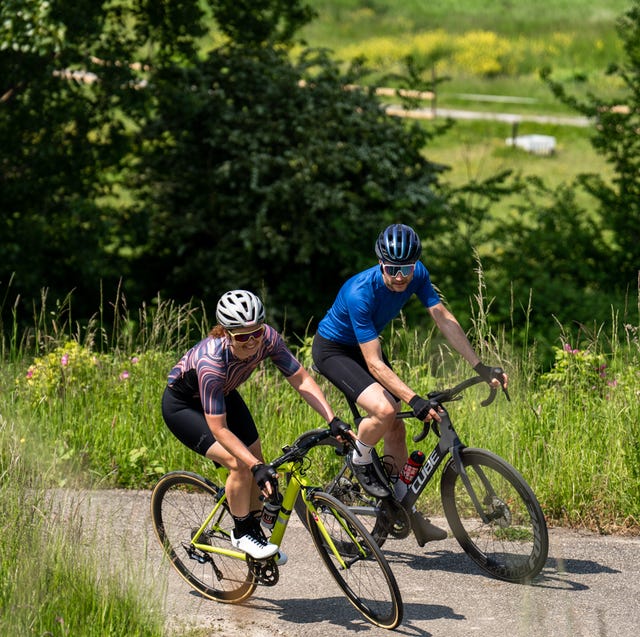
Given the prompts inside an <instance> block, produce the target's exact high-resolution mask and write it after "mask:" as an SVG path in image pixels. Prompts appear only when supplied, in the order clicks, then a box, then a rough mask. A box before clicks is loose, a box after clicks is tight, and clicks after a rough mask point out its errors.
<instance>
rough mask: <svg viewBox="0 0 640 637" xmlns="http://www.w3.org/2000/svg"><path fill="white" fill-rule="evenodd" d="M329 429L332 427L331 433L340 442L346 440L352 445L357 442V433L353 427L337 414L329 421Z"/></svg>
mask: <svg viewBox="0 0 640 637" xmlns="http://www.w3.org/2000/svg"><path fill="white" fill-rule="evenodd" d="M329 429H331V435H332V436H333V437H334V438H337V439H338V440H339V441H340V442H346V443H347V444H350V445H354V444H355V442H356V435H355V433H353V431H352V430H351V427H350V426H349V425H348V424H347V423H346V422H344V421H343V420H340V418H338V417H337V416H334V418H333V420H331V422H330V423H329Z"/></svg>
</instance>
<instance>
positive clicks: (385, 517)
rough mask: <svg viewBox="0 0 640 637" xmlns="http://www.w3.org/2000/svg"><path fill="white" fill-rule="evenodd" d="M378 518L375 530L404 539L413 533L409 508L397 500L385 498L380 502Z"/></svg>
mask: <svg viewBox="0 0 640 637" xmlns="http://www.w3.org/2000/svg"><path fill="white" fill-rule="evenodd" d="M378 506H379V510H378V519H377V520H376V526H375V529H374V530H377V531H381V532H383V533H386V534H388V535H390V536H391V537H394V538H396V539H397V540H402V539H404V538H405V537H407V536H408V535H409V533H411V520H410V519H409V514H408V513H407V510H406V509H405V508H404V507H403V506H402V505H401V504H400V503H399V502H397V501H396V500H393V499H392V498H385V499H383V500H380V501H379V502H378Z"/></svg>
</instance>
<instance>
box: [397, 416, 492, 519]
mask: <svg viewBox="0 0 640 637" xmlns="http://www.w3.org/2000/svg"><path fill="white" fill-rule="evenodd" d="M438 428H439V430H440V437H439V441H438V444H437V445H436V446H435V448H434V450H433V451H432V452H431V455H430V456H429V457H428V458H427V459H426V460H425V462H424V464H423V465H422V468H421V469H420V471H419V472H418V475H417V476H416V477H415V479H414V480H413V482H412V483H411V484H410V485H409V488H408V490H407V493H406V494H405V496H404V498H403V499H402V502H401V504H402V506H403V507H404V509H405V510H406V511H407V512H409V513H410V512H411V510H412V508H413V506H414V505H415V503H416V500H417V499H418V496H419V495H420V494H421V493H422V490H423V489H424V487H425V486H426V484H427V483H428V482H429V481H430V480H431V478H432V477H433V474H434V473H435V472H436V470H437V469H438V467H439V466H440V464H441V463H442V461H443V460H444V458H445V457H446V456H447V455H448V454H450V455H451V461H452V465H453V469H454V471H455V472H456V473H457V474H458V475H459V476H460V479H461V480H462V484H463V485H464V487H465V489H466V490H467V493H468V494H469V497H470V498H471V501H472V502H473V506H474V507H475V509H476V511H477V513H478V515H479V516H480V518H481V519H482V521H483V522H484V523H485V524H487V523H488V522H489V521H490V520H489V517H488V516H487V514H486V512H485V510H484V508H483V506H482V504H481V502H480V499H479V498H478V496H477V494H476V492H475V490H474V488H473V485H472V484H471V480H470V479H469V476H468V474H467V470H466V468H465V466H464V463H463V462H462V458H461V457H460V451H461V450H462V449H464V445H463V444H462V442H461V441H460V438H458V434H457V433H456V430H455V429H454V427H453V423H452V422H451V419H450V418H449V414H448V412H447V411H446V409H443V411H442V412H440V423H438ZM475 470H476V473H477V474H478V477H479V478H480V480H481V481H482V484H483V485H484V488H485V490H486V493H487V494H488V496H489V499H490V500H491V499H492V498H493V497H494V496H495V495H496V494H495V492H494V490H493V487H492V486H491V483H490V482H489V480H488V479H487V477H486V476H485V474H484V472H483V471H482V470H481V469H480V467H476V468H475Z"/></svg>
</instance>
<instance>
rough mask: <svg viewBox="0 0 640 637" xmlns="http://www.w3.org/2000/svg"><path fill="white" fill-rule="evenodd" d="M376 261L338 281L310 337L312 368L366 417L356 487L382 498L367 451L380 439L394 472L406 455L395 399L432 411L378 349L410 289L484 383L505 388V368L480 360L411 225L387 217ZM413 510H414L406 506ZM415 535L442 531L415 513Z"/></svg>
mask: <svg viewBox="0 0 640 637" xmlns="http://www.w3.org/2000/svg"><path fill="white" fill-rule="evenodd" d="M375 252H376V256H377V257H378V264H377V265H375V266H373V267H371V268H368V269H367V270H364V271H363V272H360V273H359V274H356V275H354V276H352V277H351V278H350V279H348V280H347V281H346V283H344V285H343V286H342V288H341V289H340V291H339V292H338V296H337V297H336V299H335V301H334V303H333V305H332V306H331V308H330V309H329V311H328V312H327V313H326V315H325V316H324V318H323V319H322V320H321V321H320V324H319V326H318V331H317V333H316V335H315V337H314V340H313V348H312V354H313V361H314V363H315V366H316V367H317V369H318V370H319V371H320V372H321V373H322V374H323V375H324V376H326V377H327V378H328V379H329V380H330V381H331V382H332V383H333V384H334V385H335V386H336V387H337V388H338V389H340V390H341V391H342V392H343V393H344V394H345V395H346V396H348V397H349V398H350V399H351V400H354V401H355V402H357V403H358V405H360V406H361V407H362V408H363V410H364V411H366V414H367V415H366V416H365V417H364V418H363V419H362V421H361V422H360V424H359V427H358V440H357V442H356V449H357V451H358V452H359V454H358V453H356V452H352V454H351V456H350V463H351V466H352V469H353V472H354V474H355V476H356V478H357V479H358V481H359V482H360V484H361V486H362V488H363V489H364V490H365V491H366V492H367V493H369V494H370V495H373V496H374V497H379V498H383V497H388V496H390V495H391V494H390V492H389V489H388V487H387V486H386V485H385V484H384V482H383V481H382V480H381V478H380V476H379V475H378V473H377V471H376V468H375V465H374V464H373V460H372V456H371V453H372V450H373V448H374V447H375V445H376V444H377V443H378V442H379V441H380V440H381V439H384V453H385V455H389V456H391V457H392V459H393V462H394V464H395V467H394V468H393V471H394V472H395V473H396V474H397V473H398V472H399V470H400V469H401V468H402V466H403V465H404V463H405V461H406V459H407V455H408V452H407V444H406V433H405V426H404V423H403V421H402V420H400V419H398V418H396V414H397V412H398V411H399V409H400V401H404V402H406V403H407V404H408V405H409V406H410V407H411V408H412V410H413V413H414V415H415V417H416V418H418V419H419V420H422V421H426V420H430V419H432V418H433V419H435V420H439V419H440V417H439V416H438V414H437V413H436V411H435V410H434V409H432V408H431V407H430V404H429V401H428V400H426V399H424V398H422V397H420V396H418V394H416V392H415V391H413V390H412V389H411V388H410V387H409V386H408V385H406V384H405V383H404V382H403V381H402V380H401V379H400V378H399V377H398V376H397V375H396V374H395V372H394V371H393V369H392V368H391V365H390V363H389V360H388V359H387V357H386V355H385V354H384V352H383V351H382V347H381V344H380V338H379V336H380V334H381V333H382V331H383V330H384V328H385V327H386V326H387V325H388V324H389V323H390V322H391V320H392V319H394V318H396V317H397V316H398V314H399V313H400V311H401V310H402V308H403V307H404V306H405V304H406V303H407V302H408V301H409V299H410V298H411V297H412V296H413V295H414V294H415V295H416V296H417V297H418V299H419V300H420V301H421V303H422V304H423V305H424V306H425V308H427V311H428V312H429V314H430V315H431V317H432V318H433V320H434V321H435V323H436V326H437V327H438V329H439V330H440V331H441V332H442V334H443V335H444V337H445V338H446V339H447V341H448V342H449V343H450V345H451V346H452V347H453V348H454V349H455V350H456V351H457V352H458V353H459V354H460V355H461V356H462V357H463V358H464V359H465V360H466V361H467V362H468V363H469V365H471V367H473V369H474V370H475V371H476V373H478V375H480V376H481V377H482V378H483V379H484V380H485V381H486V382H487V383H490V384H493V385H495V386H498V385H499V384H502V385H503V386H504V387H505V388H506V387H507V381H508V379H507V375H506V374H501V375H499V376H498V375H496V374H494V372H493V368H492V367H489V366H487V365H484V364H483V363H482V362H481V361H480V358H479V357H478V355H477V354H476V353H475V351H474V349H473V347H472V346H471V344H470V343H469V340H468V339H467V336H466V335H465V333H464V331H463V330H462V327H461V326H460V324H459V323H458V321H457V320H456V318H455V316H454V315H453V314H452V313H451V312H450V311H449V310H447V308H445V306H444V305H443V304H442V302H441V300H440V297H439V296H438V294H437V293H436V291H435V290H434V288H433V286H432V284H431V280H430V277H429V272H428V271H427V268H426V267H425V266H424V264H423V263H422V262H421V261H419V258H420V254H421V252H422V245H421V242H420V239H419V237H418V235H417V234H416V232H415V231H414V230H413V228H410V227H409V226H406V225H404V224H399V223H398V224H393V225H390V226H388V227H387V228H385V229H384V230H383V231H382V232H381V233H380V235H379V236H378V239H377V241H376V245H375ZM413 515H414V516H415V515H418V516H419V514H418V513H417V512H415V511H414V512H413ZM420 520H421V526H422V527H423V535H424V536H425V537H426V538H427V541H429V540H441V539H444V538H445V537H446V535H447V534H446V532H445V531H443V530H442V529H439V528H438V527H436V526H434V525H433V524H431V523H430V522H429V520H424V519H423V518H422V517H421V516H420Z"/></svg>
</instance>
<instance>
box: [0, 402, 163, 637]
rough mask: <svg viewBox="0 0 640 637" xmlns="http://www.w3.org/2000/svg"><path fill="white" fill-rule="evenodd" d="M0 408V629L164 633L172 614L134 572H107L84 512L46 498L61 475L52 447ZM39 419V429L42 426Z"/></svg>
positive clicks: (124, 636)
mask: <svg viewBox="0 0 640 637" xmlns="http://www.w3.org/2000/svg"><path fill="white" fill-rule="evenodd" d="M4 408H5V405H3V406H2V412H0V511H2V521H1V522H0V529H1V531H2V532H1V534H0V635H7V636H9V635H10V636H11V637H27V636H32V635H51V636H54V635H60V636H62V635H82V636H83V637H161V636H162V635H164V619H163V617H162V615H161V613H160V611H159V608H157V607H156V606H157V605H156V603H155V602H153V601H151V602H150V601H149V600H154V599H156V597H155V596H154V595H153V594H152V593H151V591H147V590H146V588H145V585H144V584H143V583H142V582H140V581H138V578H137V577H136V576H135V575H133V574H132V573H128V574H127V576H126V577H122V574H121V573H115V572H114V573H113V574H105V564H104V563H99V558H98V554H97V552H96V550H97V548H98V547H97V546H94V545H87V544H86V543H85V542H83V541H82V538H81V535H80V532H79V529H80V525H81V520H80V519H79V518H78V517H77V516H73V515H71V516H69V517H67V518H66V519H63V520H61V519H59V518H58V517H57V516H55V515H52V511H51V508H50V504H49V503H47V501H46V493H47V488H48V487H49V486H50V484H51V482H52V481H55V479H56V477H57V476H56V470H55V467H53V466H51V465H50V457H49V456H48V455H47V454H46V453H44V451H45V449H44V448H43V449H41V450H40V451H39V452H34V450H33V449H31V448H30V447H31V445H30V444H29V439H30V438H23V436H24V435H27V436H29V432H27V431H25V429H27V428H25V427H22V426H20V425H18V424H16V423H15V422H14V423H12V422H11V421H8V420H7V419H6V418H5V417H4V416H3V415H2V413H4V412H5V409H4ZM41 426H42V423H38V424H37V427H41Z"/></svg>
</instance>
